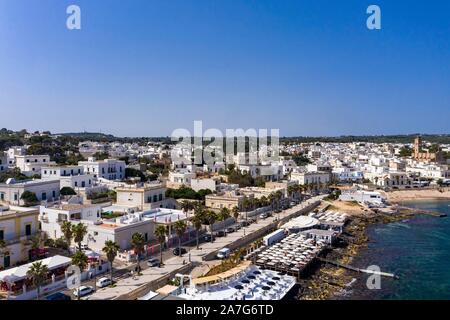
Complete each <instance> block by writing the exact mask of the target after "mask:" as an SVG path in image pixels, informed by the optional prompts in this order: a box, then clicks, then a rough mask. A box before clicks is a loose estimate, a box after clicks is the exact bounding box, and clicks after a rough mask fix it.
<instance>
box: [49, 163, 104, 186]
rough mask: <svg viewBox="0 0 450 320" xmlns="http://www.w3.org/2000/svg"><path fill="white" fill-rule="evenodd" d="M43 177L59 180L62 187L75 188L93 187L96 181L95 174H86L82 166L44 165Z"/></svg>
mask: <svg viewBox="0 0 450 320" xmlns="http://www.w3.org/2000/svg"><path fill="white" fill-rule="evenodd" d="M41 177H42V179H45V180H59V181H60V186H61V188H64V187H70V188H72V189H74V190H76V189H80V188H81V189H85V188H91V187H92V186H93V185H94V182H95V181H96V178H95V177H94V175H93V174H85V173H84V167H82V166H60V167H57V166H52V167H42V169H41Z"/></svg>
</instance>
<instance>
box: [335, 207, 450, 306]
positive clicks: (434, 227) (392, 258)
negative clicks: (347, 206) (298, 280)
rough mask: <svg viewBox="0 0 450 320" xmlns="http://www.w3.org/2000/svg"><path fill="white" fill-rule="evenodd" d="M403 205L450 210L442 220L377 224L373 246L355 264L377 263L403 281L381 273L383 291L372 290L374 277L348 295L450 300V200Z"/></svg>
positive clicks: (358, 278)
mask: <svg viewBox="0 0 450 320" xmlns="http://www.w3.org/2000/svg"><path fill="white" fill-rule="evenodd" d="M402 204H403V205H407V206H410V207H416V208H422V209H427V210H433V211H438V212H441V213H447V214H448V215H449V217H444V218H437V217H431V216H425V215H419V216H416V217H413V218H411V219H408V220H406V221H401V222H396V223H391V224H386V225H372V226H370V227H369V228H368V230H367V235H368V237H369V244H368V248H367V249H364V250H362V251H361V253H360V255H359V256H358V257H356V258H355V259H354V260H353V262H352V263H351V264H352V265H354V266H357V267H360V268H364V267H368V266H370V265H378V266H379V267H380V269H381V271H385V272H391V273H395V274H396V275H398V276H399V277H400V279H391V278H385V277H382V279H381V289H379V290H369V289H367V286H366V281H367V278H368V276H369V275H366V274H361V275H358V274H356V275H355V278H356V282H355V283H354V284H353V285H352V286H351V289H349V290H346V292H345V295H344V296H343V297H342V298H343V299H401V300H404V299H408V300H409V299H414V300H417V299H445V300H450V201H415V202H403V203H402Z"/></svg>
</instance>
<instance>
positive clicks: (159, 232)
mask: <svg viewBox="0 0 450 320" xmlns="http://www.w3.org/2000/svg"><path fill="white" fill-rule="evenodd" d="M166 235H167V228H166V227H165V226H163V225H159V226H157V227H156V229H155V236H156V238H157V239H158V242H159V255H160V259H159V266H160V267H161V265H163V254H162V253H163V247H164V244H165V243H166Z"/></svg>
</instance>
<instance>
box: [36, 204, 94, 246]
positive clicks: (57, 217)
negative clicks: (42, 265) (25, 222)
mask: <svg viewBox="0 0 450 320" xmlns="http://www.w3.org/2000/svg"><path fill="white" fill-rule="evenodd" d="M101 213H102V210H101V206H100V205H82V204H56V205H54V206H49V207H47V206H40V207H39V218H40V221H41V229H42V231H44V232H46V233H47V235H48V236H49V237H50V238H52V239H58V238H60V237H62V236H63V234H62V232H61V223H62V222H64V221H69V222H71V223H72V224H78V223H81V222H85V221H91V222H101Z"/></svg>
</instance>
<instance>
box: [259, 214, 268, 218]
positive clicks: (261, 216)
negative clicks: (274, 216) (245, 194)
mask: <svg viewBox="0 0 450 320" xmlns="http://www.w3.org/2000/svg"><path fill="white" fill-rule="evenodd" d="M267 217H269V215H268V214H267V213H261V214H260V215H259V218H260V219H266V218H267Z"/></svg>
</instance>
